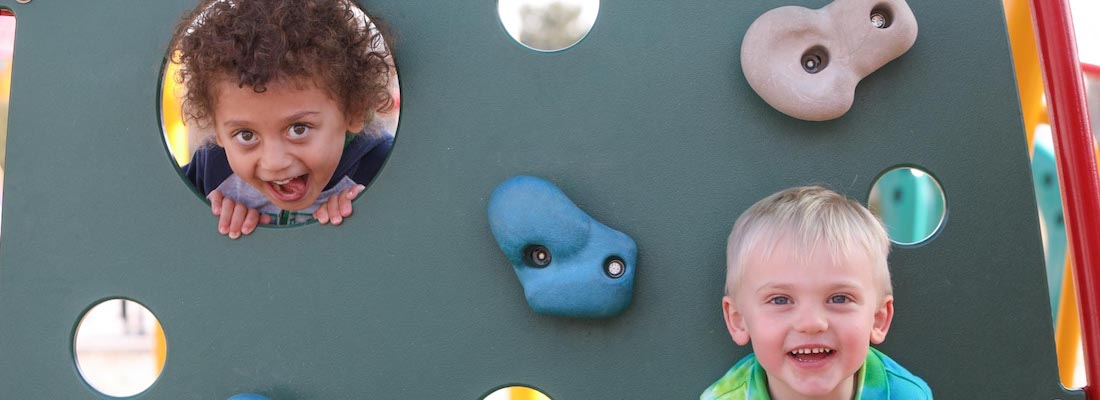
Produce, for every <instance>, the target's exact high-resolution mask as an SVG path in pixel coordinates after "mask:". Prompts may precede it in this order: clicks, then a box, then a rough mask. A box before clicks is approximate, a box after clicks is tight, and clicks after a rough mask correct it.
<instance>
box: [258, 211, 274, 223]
mask: <svg viewBox="0 0 1100 400" xmlns="http://www.w3.org/2000/svg"><path fill="white" fill-rule="evenodd" d="M257 212H259V211H257ZM270 223H271V216H270V215H267V214H260V225H267V224H270Z"/></svg>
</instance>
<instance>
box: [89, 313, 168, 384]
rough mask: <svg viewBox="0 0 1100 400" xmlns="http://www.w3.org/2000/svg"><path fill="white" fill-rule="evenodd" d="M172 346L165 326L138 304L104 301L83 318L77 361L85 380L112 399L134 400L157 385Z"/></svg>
mask: <svg viewBox="0 0 1100 400" xmlns="http://www.w3.org/2000/svg"><path fill="white" fill-rule="evenodd" d="M167 354H168V345H167V341H166V340H165V336H164V331H163V330H162V329H161V326H160V322H159V321H158V320H157V317H156V316H154V315H153V313H152V312H150V311H149V309H147V308H145V306H143V305H141V304H140V303H138V302H135V301H133V300H126V299H111V300H106V301H103V302H100V303H98V304H96V305H95V306H94V307H92V308H91V309H89V310H88V311H87V312H85V313H84V315H82V316H81V317H80V323H79V325H77V328H76V334H75V335H74V336H73V356H74V358H75V360H76V367H77V370H79V371H80V376H81V377H82V378H84V381H85V382H87V383H88V385H89V386H91V387H92V388H94V389H95V390H97V391H99V392H100V393H103V394H106V395H108V396H115V397H129V396H133V395H136V394H138V393H141V392H143V391H145V390H146V389H148V388H149V387H150V386H152V385H153V382H155V381H156V380H157V377H159V376H160V372H161V369H163V368H164V360H165V356H166V355H167Z"/></svg>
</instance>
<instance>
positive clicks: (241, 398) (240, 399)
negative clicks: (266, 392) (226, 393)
mask: <svg viewBox="0 0 1100 400" xmlns="http://www.w3.org/2000/svg"><path fill="white" fill-rule="evenodd" d="M228 400H271V399H269V398H267V396H261V395H258V394H255V393H241V394H237V395H233V397H230V398H229V399H228Z"/></svg>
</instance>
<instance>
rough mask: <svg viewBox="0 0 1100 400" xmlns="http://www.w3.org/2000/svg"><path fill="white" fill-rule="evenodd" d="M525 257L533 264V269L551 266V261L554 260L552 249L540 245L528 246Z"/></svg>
mask: <svg viewBox="0 0 1100 400" xmlns="http://www.w3.org/2000/svg"><path fill="white" fill-rule="evenodd" d="M523 256H524V258H526V259H527V261H528V263H529V264H531V266H532V267H536V268H542V267H545V266H547V265H550V260H552V259H553V258H554V257H553V256H552V255H550V249H548V248H546V246H543V245H538V244H536V245H531V246H527V249H526V250H524V255H523Z"/></svg>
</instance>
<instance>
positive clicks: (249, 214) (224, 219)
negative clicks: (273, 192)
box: [206, 189, 271, 239]
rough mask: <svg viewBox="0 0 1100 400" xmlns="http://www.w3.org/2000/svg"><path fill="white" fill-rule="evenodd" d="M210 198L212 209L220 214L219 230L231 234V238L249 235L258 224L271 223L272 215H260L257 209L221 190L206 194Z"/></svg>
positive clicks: (215, 213)
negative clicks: (224, 194) (223, 193)
mask: <svg viewBox="0 0 1100 400" xmlns="http://www.w3.org/2000/svg"><path fill="white" fill-rule="evenodd" d="M206 198H207V199H209V200H210V211H211V212H213V213H214V215H216V216H218V217H219V218H218V232H219V233H221V234H223V235H229V238H230V239H236V238H239V237H241V235H242V234H243V235H247V234H250V233H252V231H254V230H256V224H258V223H259V224H270V223H271V216H270V215H267V214H264V215H260V212H259V211H256V209H252V208H248V207H245V206H244V204H241V203H238V202H237V201H235V200H233V199H231V198H229V197H226V196H222V192H221V191H220V190H217V189H214V191H213V192H210V195H209V196H206Z"/></svg>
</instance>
